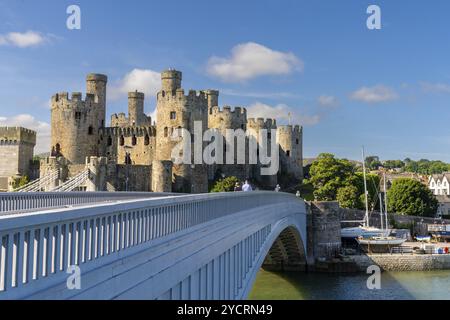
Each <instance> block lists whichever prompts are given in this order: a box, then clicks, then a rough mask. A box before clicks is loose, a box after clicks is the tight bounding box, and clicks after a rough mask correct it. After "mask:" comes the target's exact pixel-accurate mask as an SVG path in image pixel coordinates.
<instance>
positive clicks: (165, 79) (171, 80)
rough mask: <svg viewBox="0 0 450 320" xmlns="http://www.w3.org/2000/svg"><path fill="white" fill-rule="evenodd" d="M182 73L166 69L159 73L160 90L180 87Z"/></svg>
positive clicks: (171, 89) (172, 89)
mask: <svg viewBox="0 0 450 320" xmlns="http://www.w3.org/2000/svg"><path fill="white" fill-rule="evenodd" d="M181 79H182V73H181V71H177V70H171V69H170V70H166V71H163V72H162V73H161V80H162V88H161V90H162V91H174V90H177V89H180V88H181Z"/></svg>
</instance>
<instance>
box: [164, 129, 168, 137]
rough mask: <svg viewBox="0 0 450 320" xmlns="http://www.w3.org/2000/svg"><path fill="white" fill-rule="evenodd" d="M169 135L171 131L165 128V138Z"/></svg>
mask: <svg viewBox="0 0 450 320" xmlns="http://www.w3.org/2000/svg"><path fill="white" fill-rule="evenodd" d="M168 134H169V129H168V128H167V127H165V128H164V137H167V136H168Z"/></svg>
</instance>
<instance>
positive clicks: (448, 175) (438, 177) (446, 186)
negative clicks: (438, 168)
mask: <svg viewBox="0 0 450 320" xmlns="http://www.w3.org/2000/svg"><path fill="white" fill-rule="evenodd" d="M428 188H429V189H430V190H431V191H432V192H433V194H434V195H435V196H450V172H444V173H443V174H433V175H432V176H430V178H429V179H428Z"/></svg>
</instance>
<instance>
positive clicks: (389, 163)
mask: <svg viewBox="0 0 450 320" xmlns="http://www.w3.org/2000/svg"><path fill="white" fill-rule="evenodd" d="M383 167H385V168H386V169H401V168H404V167H405V163H404V162H403V161H402V160H386V161H384V162H383Z"/></svg>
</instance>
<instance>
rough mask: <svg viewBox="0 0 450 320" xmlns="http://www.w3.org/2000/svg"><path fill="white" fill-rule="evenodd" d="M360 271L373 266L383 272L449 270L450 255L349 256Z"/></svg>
mask: <svg viewBox="0 0 450 320" xmlns="http://www.w3.org/2000/svg"><path fill="white" fill-rule="evenodd" d="M347 259H348V260H349V261H351V262H353V263H354V264H355V265H356V267H357V269H358V271H361V272H366V271H367V268H368V267H369V266H372V265H377V266H379V267H380V268H381V269H382V270H383V271H431V270H449V269H450V255H448V254H447V255H445V254H428V255H412V254H408V255H401V254H392V255H391V254H371V255H355V256H348V257H347Z"/></svg>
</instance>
